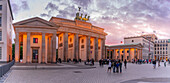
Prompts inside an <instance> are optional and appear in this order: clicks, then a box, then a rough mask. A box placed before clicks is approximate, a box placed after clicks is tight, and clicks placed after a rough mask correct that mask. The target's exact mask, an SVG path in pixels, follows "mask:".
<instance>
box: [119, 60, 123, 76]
mask: <svg viewBox="0 0 170 83" xmlns="http://www.w3.org/2000/svg"><path fill="white" fill-rule="evenodd" d="M119 67H120V73H122V61H119Z"/></svg>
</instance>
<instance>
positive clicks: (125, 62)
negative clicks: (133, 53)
mask: <svg viewBox="0 0 170 83" xmlns="http://www.w3.org/2000/svg"><path fill="white" fill-rule="evenodd" d="M126 65H127V61H126V59H125V61H124V66H125V69H126V68H127V67H126Z"/></svg>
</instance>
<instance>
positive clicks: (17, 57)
mask: <svg viewBox="0 0 170 83" xmlns="http://www.w3.org/2000/svg"><path fill="white" fill-rule="evenodd" d="M19 55H20V53H19V32H16V35H15V62H19Z"/></svg>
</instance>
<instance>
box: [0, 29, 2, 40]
mask: <svg viewBox="0 0 170 83" xmlns="http://www.w3.org/2000/svg"><path fill="white" fill-rule="evenodd" d="M0 41H2V31H0Z"/></svg>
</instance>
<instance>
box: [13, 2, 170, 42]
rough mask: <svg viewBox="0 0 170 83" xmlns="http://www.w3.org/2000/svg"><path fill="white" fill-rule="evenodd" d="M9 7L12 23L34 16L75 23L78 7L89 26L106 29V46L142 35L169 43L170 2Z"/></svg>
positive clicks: (41, 3) (15, 5)
mask: <svg viewBox="0 0 170 83" xmlns="http://www.w3.org/2000/svg"><path fill="white" fill-rule="evenodd" d="M11 6H12V11H13V16H14V21H13V22H14V23H15V22H18V21H21V20H24V19H28V18H32V17H36V16H37V17H41V18H43V19H46V20H49V19H50V17H52V16H53V17H60V18H66V19H71V20H74V17H75V15H76V12H77V11H78V7H81V13H83V15H85V14H87V15H88V16H90V21H89V22H90V23H92V24H93V25H95V26H99V27H102V28H104V29H105V30H104V31H105V32H106V33H107V34H108V35H107V36H106V45H116V44H120V43H121V41H123V40H124V37H129V36H139V35H142V34H156V35H157V37H158V38H159V39H170V34H169V32H170V28H169V27H170V0H11ZM154 32H156V33H154ZM13 37H15V35H14V34H13Z"/></svg>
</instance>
